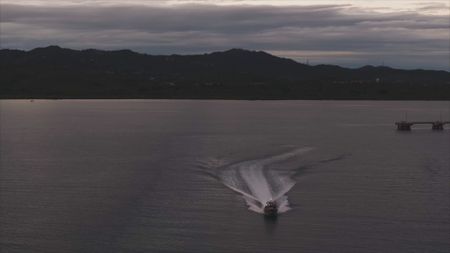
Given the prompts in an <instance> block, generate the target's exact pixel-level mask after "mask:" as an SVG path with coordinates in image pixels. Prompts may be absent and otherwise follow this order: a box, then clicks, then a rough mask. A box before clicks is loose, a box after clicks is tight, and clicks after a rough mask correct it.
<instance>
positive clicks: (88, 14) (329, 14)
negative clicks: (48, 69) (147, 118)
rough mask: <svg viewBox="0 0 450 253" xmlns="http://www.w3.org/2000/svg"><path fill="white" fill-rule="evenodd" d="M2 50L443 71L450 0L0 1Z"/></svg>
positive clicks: (449, 40)
mask: <svg viewBox="0 0 450 253" xmlns="http://www.w3.org/2000/svg"><path fill="white" fill-rule="evenodd" d="M0 6H1V8H0V20H1V23H0V42H1V47H2V48H16V49H32V48H35V47H42V46H47V45H60V46H62V47H69V48H75V49H84V48H98V49H123V48H128V49H132V50H134V51H138V52H143V53H149V54H172V53H177V54H193V53H204V52H211V51H219V50H227V49H230V48H245V49H252V50H264V51H268V52H270V53H273V54H275V55H279V56H284V57H289V58H293V59H295V60H297V61H300V62H304V61H306V59H309V62H311V63H313V64H319V63H329V64H338V65H342V66H349V67H358V66H362V65H366V64H372V65H381V64H383V62H384V64H385V65H389V66H393V67H400V68H427V69H444V70H450V67H449V65H450V62H449V61H450V59H449V58H450V57H449V48H450V10H449V1H448V0H434V1H418V0H390V1H383V0H378V1H374V0H373V1H367V0H350V1H345V0H334V1H329V0H315V1H306V0H297V1H294V0H278V1H269V0H253V1H252V0H154V1H139V0H129V1H119V0H90V1H88V0H86V1H83V0H62V1H61V0H45V1H43V0H41V1H40V0H14V1H12V0H1V3H0Z"/></svg>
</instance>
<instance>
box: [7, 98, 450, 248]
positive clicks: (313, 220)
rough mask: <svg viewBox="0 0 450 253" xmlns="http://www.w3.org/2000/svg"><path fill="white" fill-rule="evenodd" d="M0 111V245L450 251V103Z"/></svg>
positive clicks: (11, 105) (86, 104)
mask: <svg viewBox="0 0 450 253" xmlns="http://www.w3.org/2000/svg"><path fill="white" fill-rule="evenodd" d="M0 103H1V104H0V113H1V114H0V117H1V119H0V123H1V128H0V130H1V131H0V133H1V135H0V137H1V138H0V145H1V146H0V155H1V157H0V165H1V167H0V176H1V177H0V251H1V252H21V253H22V252H45V253H47V252H58V253H61V252H320V253H323V252H449V251H450V130H449V128H450V126H448V125H447V126H446V128H447V130H444V131H442V132H433V131H431V130H430V128H431V127H428V126H425V127H416V128H415V129H414V130H413V131H412V132H410V133H401V132H397V131H395V130H394V126H393V122H394V121H396V120H400V119H403V117H404V114H405V112H407V113H408V118H409V119H414V120H437V119H439V117H440V113H441V112H442V115H443V117H444V118H449V117H450V103H449V102H365V101H351V102H350V101H348V102H334V101H328V102H320V101H315V102H312V101H163V100H125V101H115V100H109V101H106V100H104V101H102V100H91V101H84V100H75V101H65V100H61V101H34V102H30V101H1V102H0ZM239 192H241V193H239ZM242 194H244V195H247V196H243V195H242ZM275 195H279V196H275ZM272 197H276V198H277V199H278V201H279V204H280V205H283V208H284V209H283V211H285V212H284V213H282V214H281V215H280V216H279V217H278V219H277V220H275V221H273V220H266V219H264V218H263V215H261V214H259V213H258V208H260V207H259V206H258V201H255V199H256V200H261V201H263V200H265V199H266V198H272ZM278 197H279V198H278ZM250 209H251V210H250Z"/></svg>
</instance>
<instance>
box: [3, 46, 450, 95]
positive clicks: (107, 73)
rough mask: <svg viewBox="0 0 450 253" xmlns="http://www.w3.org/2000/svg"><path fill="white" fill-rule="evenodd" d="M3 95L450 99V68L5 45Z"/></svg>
mask: <svg viewBox="0 0 450 253" xmlns="http://www.w3.org/2000/svg"><path fill="white" fill-rule="evenodd" d="M0 82H1V85H0V98H224V99H450V73H449V72H446V71H432V70H400V69H393V68H389V67H374V66H365V67H362V68H358V69H348V68H342V67H339V66H334V65H317V66H309V65H305V64H301V63H298V62H295V61H293V60H290V59H285V58H280V57H276V56H273V55H270V54H268V53H266V52H261V51H248V50H243V49H231V50H228V51H224V52H214V53H210V54H202V55H183V56H182V55H170V56H164V55H146V54H139V53H136V52H133V51H130V50H118V51H102V50H96V49H88V50H81V51H79V50H71V49H65V48H60V47H58V46H49V47H46V48H36V49H33V50H30V51H20V50H9V49H3V50H0Z"/></svg>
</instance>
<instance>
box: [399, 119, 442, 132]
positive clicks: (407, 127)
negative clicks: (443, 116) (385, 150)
mask: <svg viewBox="0 0 450 253" xmlns="http://www.w3.org/2000/svg"><path fill="white" fill-rule="evenodd" d="M446 124H449V125H450V121H399V122H395V125H397V130H399V131H411V127H412V126H413V125H431V129H432V130H435V131H441V130H444V125H446Z"/></svg>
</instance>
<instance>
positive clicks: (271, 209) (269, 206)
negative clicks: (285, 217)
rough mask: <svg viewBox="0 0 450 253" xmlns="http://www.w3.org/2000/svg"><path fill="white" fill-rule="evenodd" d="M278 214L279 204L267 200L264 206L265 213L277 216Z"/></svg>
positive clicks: (269, 215)
mask: <svg viewBox="0 0 450 253" xmlns="http://www.w3.org/2000/svg"><path fill="white" fill-rule="evenodd" d="M277 214H278V206H277V203H276V202H275V201H267V202H266V205H265V206H264V215H265V216H268V217H275V216H277Z"/></svg>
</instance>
